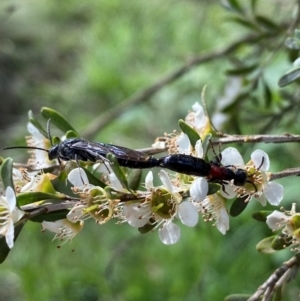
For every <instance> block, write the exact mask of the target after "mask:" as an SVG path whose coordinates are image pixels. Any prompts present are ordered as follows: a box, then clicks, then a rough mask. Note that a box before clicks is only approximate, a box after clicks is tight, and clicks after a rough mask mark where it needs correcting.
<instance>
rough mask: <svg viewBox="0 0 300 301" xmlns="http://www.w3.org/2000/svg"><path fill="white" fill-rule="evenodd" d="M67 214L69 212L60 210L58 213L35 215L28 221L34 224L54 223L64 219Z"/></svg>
mask: <svg viewBox="0 0 300 301" xmlns="http://www.w3.org/2000/svg"><path fill="white" fill-rule="evenodd" d="M68 213H69V210H67V209H64V210H60V211H52V212H48V213H43V214H40V215H37V216H35V217H33V218H31V219H30V220H31V221H32V222H36V223H42V222H43V221H47V222H54V221H58V220H60V219H64V218H66V216H67V214H68Z"/></svg>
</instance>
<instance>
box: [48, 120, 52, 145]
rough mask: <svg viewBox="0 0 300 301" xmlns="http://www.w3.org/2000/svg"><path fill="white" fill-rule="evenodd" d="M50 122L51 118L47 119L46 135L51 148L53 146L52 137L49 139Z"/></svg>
mask: <svg viewBox="0 0 300 301" xmlns="http://www.w3.org/2000/svg"><path fill="white" fill-rule="evenodd" d="M50 121H51V118H49V119H48V121H47V133H48V139H49V140H50V144H51V146H53V144H52V137H51V133H50Z"/></svg>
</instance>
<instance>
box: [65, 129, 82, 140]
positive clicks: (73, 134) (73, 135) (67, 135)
mask: <svg viewBox="0 0 300 301" xmlns="http://www.w3.org/2000/svg"><path fill="white" fill-rule="evenodd" d="M66 137H67V139H71V138H78V137H79V136H78V134H77V133H76V132H74V131H67V132H66Z"/></svg>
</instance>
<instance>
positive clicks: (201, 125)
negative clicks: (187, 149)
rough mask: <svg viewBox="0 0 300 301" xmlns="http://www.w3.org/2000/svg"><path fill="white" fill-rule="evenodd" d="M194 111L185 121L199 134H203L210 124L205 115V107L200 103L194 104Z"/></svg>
mask: <svg viewBox="0 0 300 301" xmlns="http://www.w3.org/2000/svg"><path fill="white" fill-rule="evenodd" d="M192 109H193V111H192V112H190V113H189V114H188V115H187V116H186V118H185V121H186V123H188V124H189V125H190V126H192V127H193V128H195V129H196V131H197V132H199V133H201V132H202V131H203V130H204V129H205V127H206V126H207V125H208V124H209V120H208V118H207V116H206V115H205V112H204V109H203V107H202V106H201V105H200V104H199V103H198V102H195V103H194V105H193V106H192Z"/></svg>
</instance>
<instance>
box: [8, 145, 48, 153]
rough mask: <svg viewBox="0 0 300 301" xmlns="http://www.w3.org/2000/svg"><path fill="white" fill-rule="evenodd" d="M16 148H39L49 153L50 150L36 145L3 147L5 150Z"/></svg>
mask: <svg viewBox="0 0 300 301" xmlns="http://www.w3.org/2000/svg"><path fill="white" fill-rule="evenodd" d="M15 148H26V149H38V150H42V151H44V152H47V153H49V150H47V149H45V148H41V147H35V146H10V147H5V148H3V150H5V149H15Z"/></svg>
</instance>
